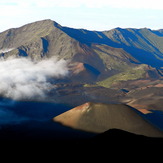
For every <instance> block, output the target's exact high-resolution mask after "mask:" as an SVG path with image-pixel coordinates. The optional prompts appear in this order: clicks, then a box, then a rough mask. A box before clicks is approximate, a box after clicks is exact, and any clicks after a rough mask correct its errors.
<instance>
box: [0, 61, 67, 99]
mask: <svg viewBox="0 0 163 163" xmlns="http://www.w3.org/2000/svg"><path fill="white" fill-rule="evenodd" d="M67 74H68V68H67V62H66V61H65V60H57V59H56V58H51V59H47V60H42V61H39V62H33V61H31V60H30V59H27V58H14V59H13V58H10V59H7V60H0V95H1V96H4V97H7V98H12V99H14V100H21V99H27V100H28V99H32V98H36V97H37V98H44V97H45V96H46V93H47V92H48V91H50V89H51V88H52V87H53V85H52V84H51V83H50V82H49V78H62V77H65V76H66V75H67Z"/></svg>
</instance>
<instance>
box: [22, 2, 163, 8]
mask: <svg viewBox="0 0 163 163" xmlns="http://www.w3.org/2000/svg"><path fill="white" fill-rule="evenodd" d="M19 3H20V4H23V3H26V5H27V4H28V5H29V4H35V5H36V6H39V7H54V6H60V7H80V6H86V7H94V8H99V7H115V8H122V7H123V8H148V9H163V1H162V0H155V1H153V0H143V1H142V0H100V1H99V0H59V1H58V0H46V1H45V0H34V1H33V0H32V1H31V0H28V1H27V2H25V1H20V2H19Z"/></svg>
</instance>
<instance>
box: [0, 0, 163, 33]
mask: <svg viewBox="0 0 163 163" xmlns="http://www.w3.org/2000/svg"><path fill="white" fill-rule="evenodd" d="M162 4H163V1H161V0H155V1H152V0H144V1H141V0H137V1H132V0H123V1H120V0H114V1H107V0H101V1H97V0H89V1H88V0H69V1H67V0H60V1H59V2H58V1H56V0H46V1H43V0H28V1H25V0H5V1H4V2H3V1H1V2H0V6H1V15H0V20H1V26H0V32H3V31H5V30H7V29H10V28H17V27H20V26H23V25H25V24H28V23H31V22H35V21H39V20H44V19H51V20H54V21H56V22H57V23H59V24H61V25H62V26H68V27H72V28H79V29H80V28H83V29H88V30H96V31H104V30H110V29H113V28H116V27H120V28H145V27H146V28H150V29H154V30H157V29H162V28H163V22H162V20H163V5H162Z"/></svg>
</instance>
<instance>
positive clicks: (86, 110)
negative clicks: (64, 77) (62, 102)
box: [53, 102, 163, 137]
mask: <svg viewBox="0 0 163 163" xmlns="http://www.w3.org/2000/svg"><path fill="white" fill-rule="evenodd" d="M53 120H54V121H56V122H59V123H61V124H63V125H66V126H69V127H72V128H75V129H80V130H84V131H89V132H95V133H102V132H104V131H107V130H109V129H114V128H115V129H121V130H124V131H128V132H131V133H135V134H139V135H145V136H150V137H163V133H162V132H161V131H159V130H157V129H156V128H154V127H153V126H152V125H150V124H149V123H147V122H146V121H145V120H144V119H143V118H142V117H141V116H140V115H138V114H137V113H136V111H135V110H134V109H133V108H130V107H129V106H126V105H123V104H102V103H90V102H89V103H85V104H83V105H81V106H78V107H76V108H74V109H71V110H69V111H67V112H65V113H63V114H61V115H59V116H56V117H54V118H53Z"/></svg>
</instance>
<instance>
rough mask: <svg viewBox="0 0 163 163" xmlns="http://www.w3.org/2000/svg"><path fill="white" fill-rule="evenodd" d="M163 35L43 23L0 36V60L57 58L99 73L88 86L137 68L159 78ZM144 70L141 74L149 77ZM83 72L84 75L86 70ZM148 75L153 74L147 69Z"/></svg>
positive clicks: (156, 31)
mask: <svg viewBox="0 0 163 163" xmlns="http://www.w3.org/2000/svg"><path fill="white" fill-rule="evenodd" d="M162 33H163V32H162V30H161V29H160V30H155V31H154V30H151V29H147V28H142V29H134V28H126V29H122V28H115V29H112V30H109V31H102V32H99V31H89V30H85V29H74V28H69V27H64V26H61V25H60V24H58V23H57V22H55V21H52V20H50V19H46V20H42V21H37V22H33V23H30V24H27V25H24V26H22V27H19V28H12V29H9V30H6V31H4V32H2V33H0V38H1V40H0V56H1V57H3V58H8V57H10V56H14V57H30V58H32V59H33V60H42V59H44V58H50V57H53V56H56V57H57V58H58V59H65V60H71V63H72V65H73V64H74V63H82V64H83V65H88V67H92V69H94V70H95V71H96V72H99V73H98V74H96V79H95V78H94V77H93V78H92V79H91V78H90V80H88V81H87V82H94V81H96V80H97V81H100V80H103V79H106V78H108V77H110V76H112V75H116V74H119V73H122V72H125V71H126V69H130V68H131V69H132V68H134V67H137V66H139V64H146V65H147V66H148V67H154V68H156V70H158V74H157V76H159V77H161V75H162V67H163V55H162V52H163V48H162V46H161V45H162V43H163V37H162V35H163V34H162ZM147 69H148V68H146V69H142V71H146V73H147V74H148V70H147ZM84 70H85V73H87V69H84ZM150 71H153V70H151V68H150ZM85 73H83V74H85ZM125 73H126V72H125ZM73 74H74V73H72V75H73ZM71 77H72V76H71ZM83 78H84V77H83ZM139 78H140V79H141V78H144V77H143V76H139ZM75 79H77V77H75ZM78 81H79V79H78ZM83 81H84V80H83Z"/></svg>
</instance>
